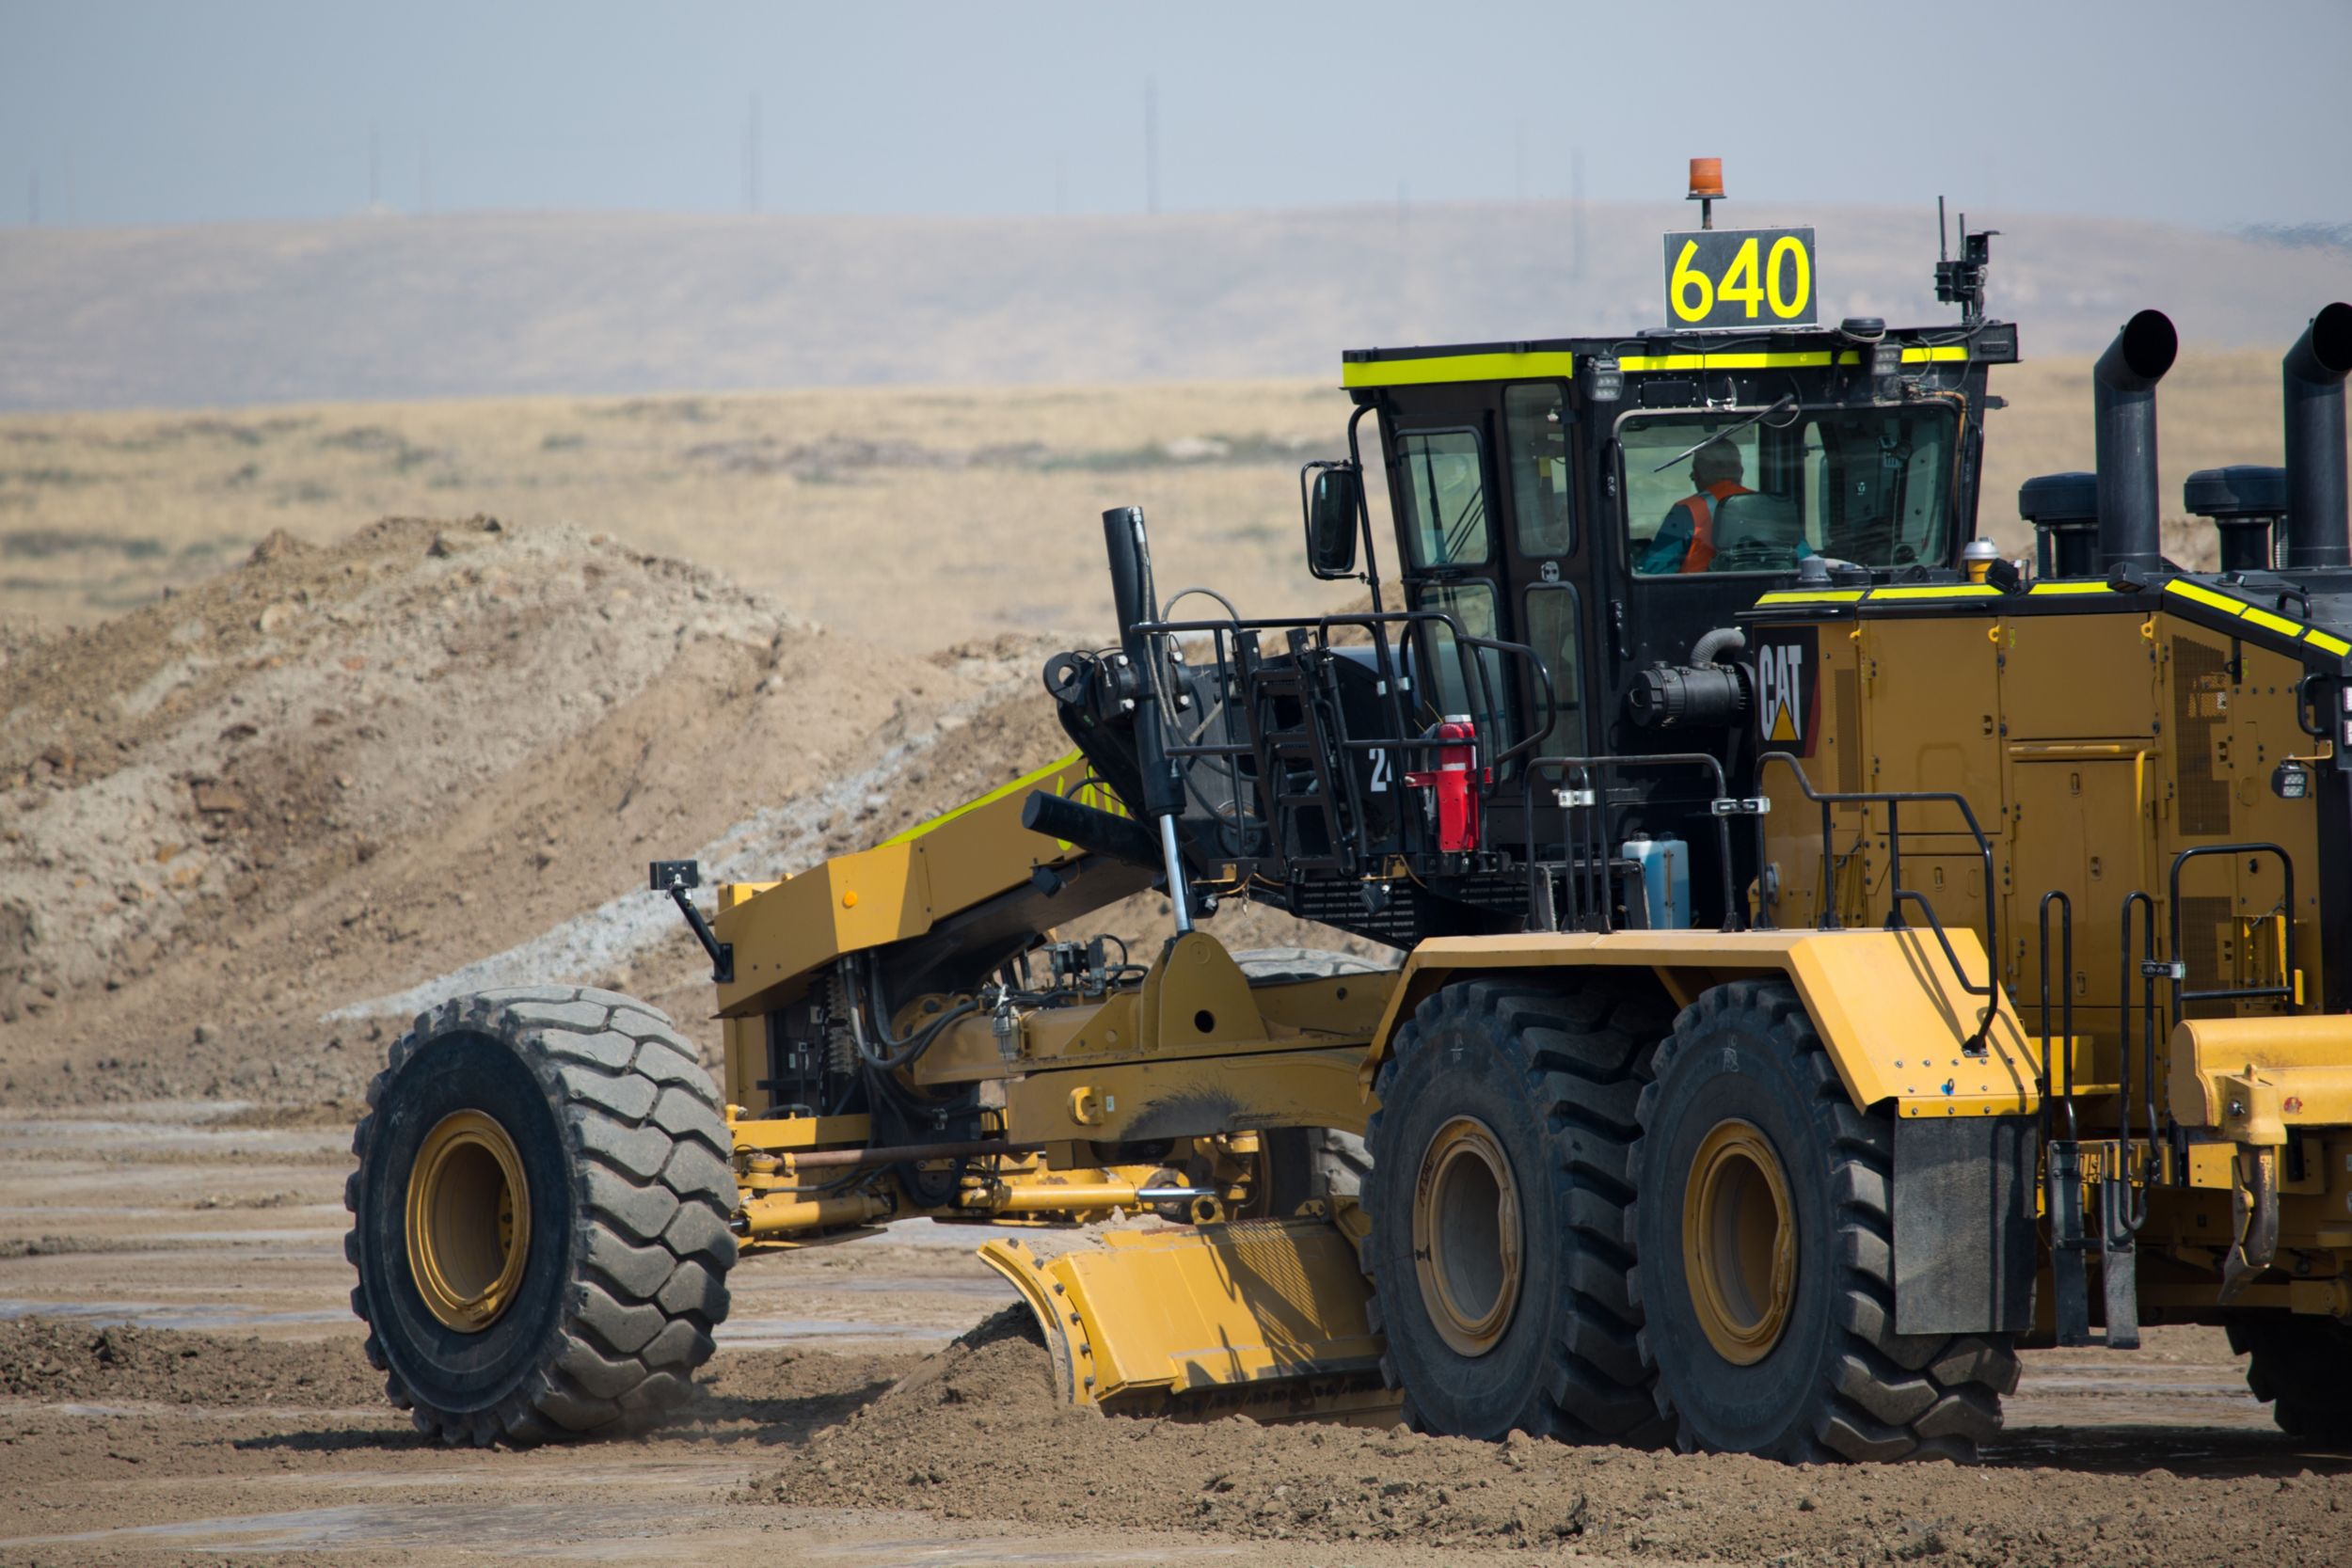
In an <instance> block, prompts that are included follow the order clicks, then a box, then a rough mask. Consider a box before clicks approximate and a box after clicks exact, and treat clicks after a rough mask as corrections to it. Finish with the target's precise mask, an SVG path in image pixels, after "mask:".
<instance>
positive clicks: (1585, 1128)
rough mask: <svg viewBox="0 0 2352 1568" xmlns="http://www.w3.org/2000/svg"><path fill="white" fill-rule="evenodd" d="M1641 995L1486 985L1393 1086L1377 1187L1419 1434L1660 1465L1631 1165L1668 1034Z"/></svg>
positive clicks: (1403, 1380)
mask: <svg viewBox="0 0 2352 1568" xmlns="http://www.w3.org/2000/svg"><path fill="white" fill-rule="evenodd" d="M1665 1024H1666V1014H1665V1009H1664V1007H1663V1006H1662V1005H1661V1003H1659V1002H1658V1001H1657V1000H1656V999H1655V998H1654V996H1653V995H1652V994H1651V993H1650V992H1649V991H1648V990H1645V989H1644V988H1642V987H1640V986H1638V985H1629V984H1627V983H1626V982H1622V981H1619V980H1617V979H1615V978H1614V977H1611V976H1593V977H1589V978H1581V979H1579V980H1576V981H1573V982H1571V983H1570V985H1569V987H1568V988H1567V989H1547V988H1545V987H1544V986H1541V985H1539V984H1533V983H1529V982H1527V981H1523V980H1518V979H1476V980H1470V981H1465V982H1462V983H1459V984H1456V985H1451V986H1448V987H1446V988H1445V989H1443V990H1439V991H1438V992H1437V993H1436V994H1434V995H1432V996H1431V997H1430V998H1429V999H1428V1000H1426V1001H1424V1002H1423V1003H1422V1005H1421V1006H1420V1007H1419V1009H1418V1010H1416V1011H1415V1013H1414V1015H1413V1018H1412V1020H1411V1022H1408V1023H1406V1026H1405V1027H1404V1028H1403V1029H1401V1030H1399V1031H1398V1032H1397V1036H1396V1039H1395V1043H1394V1045H1393V1046H1392V1048H1391V1055H1390V1058H1389V1060H1388V1061H1387V1062H1385V1063H1384V1064H1382V1066H1381V1069H1380V1077H1379V1084H1378V1088H1379V1095H1380V1109H1379V1111H1378V1112H1377V1113H1375V1115H1374V1117H1373V1118H1372V1125H1371V1130H1370V1136H1369V1140H1368V1141H1369V1143H1370V1147H1371V1151H1372V1169H1371V1172H1370V1175H1369V1176H1368V1177H1367V1179H1366V1181H1365V1187H1364V1202H1365V1206H1366V1208H1367V1209H1368V1210H1369V1211H1370V1212H1371V1217H1372V1235H1371V1237H1370V1240H1369V1243H1368V1250H1367V1259H1368V1264H1369V1272H1370V1273H1371V1274H1372V1275H1373V1284H1374V1301H1373V1309H1374V1312H1375V1314H1376V1316H1377V1323H1376V1326H1378V1327H1379V1328H1380V1329H1381V1331H1382V1332H1383V1333H1384V1334H1385V1335H1386V1336H1387V1338H1388V1351H1387V1354H1386V1355H1385V1357H1384V1358H1383V1361H1382V1370H1383V1372H1384V1374H1385V1375H1386V1377H1387V1379H1388V1382H1389V1385H1390V1386H1391V1387H1395V1388H1400V1389H1402V1390H1403V1392H1404V1395H1405V1412H1406V1418H1407V1419H1408V1420H1410V1421H1411V1422H1412V1423H1413V1424H1414V1425H1416V1426H1418V1427H1420V1428H1422V1430H1425V1431H1430V1432H1437V1433H1448V1434H1453V1435H1459V1436H1468V1437H1484V1438H1489V1439H1492V1438H1499V1437H1502V1436H1506V1435H1508V1434H1509V1433H1512V1432H1514V1431H1524V1432H1526V1433H1530V1434H1531V1435H1534V1436H1544V1437H1555V1438H1559V1439H1562V1440H1564V1441H1568V1442H1613V1443H1622V1444H1629V1445H1637V1446H1645V1447H1646V1446H1654V1445H1656V1444H1657V1443H1659V1442H1661V1441H1662V1440H1663V1438H1664V1435H1665V1433H1666V1430H1667V1429H1666V1428H1665V1426H1664V1425H1663V1423H1661V1421H1660V1420H1659V1418H1658V1415H1657V1411H1656V1409H1655V1407H1654V1405H1653V1402H1652V1401H1651V1398H1650V1395H1649V1392H1648V1388H1647V1384H1648V1381H1649V1374H1648V1372H1647V1370H1645V1368H1644V1367H1643V1365H1642V1363H1641V1357H1640V1354H1639V1352H1638V1349H1637V1347H1636V1343H1635V1333H1636V1330H1638V1329H1639V1327H1640V1326H1641V1319H1640V1317H1639V1315H1638V1314H1637V1312H1636V1311H1635V1309H1634V1307H1633V1304H1632V1301H1631V1299H1630V1295H1629V1285H1628V1277H1627V1276H1628V1273H1629V1270H1630V1268H1631V1266H1632V1255H1631V1253H1630V1251H1629V1249H1628V1247H1627V1245H1626V1241H1627V1232H1626V1228H1625V1205H1626V1203H1627V1201H1628V1199H1629V1197H1630V1196H1631V1192H1630V1189H1629V1187H1628V1185H1627V1183H1626V1153H1627V1147H1628V1145H1629V1143H1630V1142H1631V1140H1632V1137H1633V1132H1634V1123H1633V1111H1634V1103H1635V1098H1636V1095H1637V1094H1638V1092H1639V1089H1640V1076H1639V1075H1640V1072H1641V1069H1642V1068H1643V1067H1644V1066H1645V1063H1646V1059H1647V1055H1648V1052H1649V1049H1650V1047H1651V1045H1652V1044H1653V1043H1654V1042H1655V1040H1656V1039H1657V1037H1658V1036H1659V1035H1660V1034H1661V1033H1663V1032H1664V1028H1665Z"/></svg>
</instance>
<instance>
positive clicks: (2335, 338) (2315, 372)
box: [2280, 300, 2352, 566]
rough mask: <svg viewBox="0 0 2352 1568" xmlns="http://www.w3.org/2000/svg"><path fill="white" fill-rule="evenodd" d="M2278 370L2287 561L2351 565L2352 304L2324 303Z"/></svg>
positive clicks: (2293, 562) (2299, 563)
mask: <svg viewBox="0 0 2352 1568" xmlns="http://www.w3.org/2000/svg"><path fill="white" fill-rule="evenodd" d="M2346 371H2352V305H2346V304H2344V302H2343V301H2342V300H2338V301H2337V302H2336V303H2334V304H2333V305H2329V306H2326V307H2323V308H2322V309H2321V310H2320V312H2319V314H2317V315H2316V316H2313V317H2312V324H2311V325H2309V326H2307V327H2305V328H2304V329H2303V335H2302V336H2301V337H2300V338H2297V339H2296V341H2295V346H2294V347H2293V348H2291V349H2289V350H2287V356H2286V358H2285V360H2284V361H2282V362H2281V364H2280V372H2281V378H2282V380H2283V381H2284V383H2285V390H2286V426H2287V428H2286V436H2287V564H2288V565H2289V566H2352V526H2347V517H2346V512H2345V501H2344V372H2346Z"/></svg>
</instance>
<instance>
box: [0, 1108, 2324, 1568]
mask: <svg viewBox="0 0 2352 1568" xmlns="http://www.w3.org/2000/svg"><path fill="white" fill-rule="evenodd" d="M319 1119H320V1118H316V1117H289V1116H286V1115H282V1114H280V1115H268V1114H259V1113H254V1112H250V1111H238V1110H234V1109H230V1110H228V1111H227V1112H226V1114H224V1108H223V1107H222V1106H220V1105H218V1104H209V1105H201V1106H191V1105H185V1104H182V1105H165V1104H138V1105H132V1106H125V1107H119V1108H114V1109H110V1110H108V1111H106V1112H104V1113H103V1114H93V1113H89V1112H84V1111H77V1110H52V1111H45V1112H38V1113H30V1114H26V1113H17V1112H11V1113H8V1114H7V1115H5V1116H0V1561H7V1562H17V1561H23V1562H27V1563H34V1562H40V1563H56V1564H102V1563H103V1564H149V1563H155V1564H161V1563H167V1562H174V1561H183V1560H222V1559H224V1558H226V1559H230V1560H239V1559H248V1558H249V1559H253V1560H269V1561H274V1562H294V1561H301V1562H311V1561H316V1562H328V1563H352V1564H369V1563H375V1562H393V1561H413V1560H422V1559H424V1558H425V1557H427V1556H430V1557H431V1558H432V1559H433V1560H482V1561H506V1560H515V1561H525V1560H528V1561H558V1562H562V1561H579V1562H614V1561H621V1562H630V1561H646V1562H671V1561H676V1562H688V1561H692V1562H707V1561H710V1560H714V1559H716V1558H718V1557H720V1556H721V1555H723V1554H730V1553H737V1552H743V1553H755V1554H756V1555H757V1556H758V1558H759V1560H761V1561H762V1562H764V1563H812V1564H814V1563H838V1564H846V1565H851V1568H862V1565H865V1564H880V1563H897V1562H973V1563H993V1562H1078V1563H1089V1562H1101V1563H1111V1562H1125V1561H1163V1560H1187V1559H1189V1558H1191V1557H1195V1556H1200V1557H1208V1558H1216V1559H1227V1560H1230V1559H1234V1558H1244V1557H1246V1558H1248V1559H1250V1560H1259V1561H1263V1562H1266V1563H1269V1564H1274V1565H1278V1568H1288V1565H1290V1564H1302V1565H1303V1564H1310V1563H1327V1562H1340V1561H1345V1562H1362V1563H1368V1564H1382V1563H1406V1562H1429V1561H1443V1562H1449V1563H1451V1562H1473V1561H1481V1560H1486V1559H1487V1558H1488V1557H1490V1556H1491V1557H1493V1558H1494V1559H1496V1560H1510V1561H1515V1562H1528V1561H1566V1560H1578V1561H1602V1562H1611V1561H1622V1562H1640V1563H1661V1564H1662V1563H1683V1562H1711V1561H1740V1562H1747V1561H1757V1562H1761V1561H1780V1562H1787V1563H1802V1564H1814V1563H1821V1564H1844V1563H1874V1562H1887V1561H1906V1560H1928V1559H1937V1560H1947V1561H1952V1562H1964V1563H1977V1562H1983V1563H1996V1562H1999V1563H2007V1562H2025V1563H2052V1564H2057V1563H2069V1564H2072V1563H2080V1562H2091V1561H2097V1562H2129V1563H2150V1564H2205V1563H2221V1562H2227V1561H2233V1560H2239V1558H2240V1557H2241V1556H2242V1554H2243V1552H2244V1551H2245V1550H2246V1548H2247V1545H2248V1541H2249V1534H2250V1535H2251V1536H2253V1537H2255V1538H2258V1539H2259V1540H2260V1541H2261V1543H2262V1547H2261V1549H2262V1551H2263V1554H2264V1556H2265V1560H2271V1561H2276V1562H2280V1563H2311V1564H2323V1563H2332V1562H2340V1561H2342V1560H2344V1558H2345V1557H2346V1555H2347V1553H2352V1516H2348V1515H2347V1513H2346V1512H2345V1510H2347V1509H2352V1461H2348V1460H2347V1459H2346V1458H2345V1457H2344V1456H2342V1455H2326V1454H2318V1453H2308V1452H2304V1451H2301V1450H2299V1449H2297V1448H2296V1446H2295V1445H2294V1444H2293V1443H2291V1442H2290V1441H2289V1440H2287V1439H2286V1438H2284V1437H2282V1436H2281V1435H2280V1434H2279V1433H2277V1432H2276V1431H2275V1430H2274V1429H2273V1428H2272V1426H2271V1424H2270V1422H2269V1419H2268V1413H2267V1411H2266V1410H2265V1408H2264V1407H2263V1406H2261V1405H2258V1404H2256V1403H2255V1402H2253V1400H2252V1399H2251V1398H2250V1397H2249V1396H2248V1394H2247V1393H2246V1391H2245V1385H2244V1382H2243V1372H2242V1370H2241V1368H2240V1366H2239V1364H2238V1363H2237V1362H2236V1361H2235V1360H2234V1358H2233V1357H2232V1356H2231V1355H2230V1354H2229V1352H2228V1347H2227V1345H2226V1343H2224V1342H2223V1340H2222V1338H2221V1336H2220V1335H2219V1334H2218V1333H2217V1332H2215V1331H2208V1330H2201V1329H2171V1330H2157V1331H2155V1332H2153V1334H2152V1335H2151V1337H2150V1348H2149V1349H2148V1350H2146V1351H2143V1352H2141V1353H2139V1354H2136V1355H2120V1354H2106V1353H2100V1352H2090V1351H2071V1352H2058V1351H2044V1352H2035V1353H2029V1354H2027V1356H2026V1377H2025V1382H2024V1386H2022V1387H2021V1388H2020V1389H2019V1390H2018V1392H2017V1394H2016V1395H2015V1396H2014V1397H2013V1398H2012V1399H2011V1400H2010V1402H2009V1412H2010V1422H2009V1431H2008V1433H2007V1435H2006V1436H2005V1437H2004V1438H2003V1439H2002V1440H2001V1441H2000V1442H1999V1443H1998V1444H1997V1445H1995V1446H1994V1448H1993V1449H1991V1450H1989V1452H1988V1455H1987V1459H1988V1463H1987V1464H1986V1465H1983V1466H1982V1467H1980V1468H1979V1469H1976V1470H1967V1471H1963V1470H1957V1469H1954V1468H1952V1467H1950V1466H1947V1465H1923V1466H1876V1465H1862V1466H1847V1467H1830V1468H1807V1469H1801V1470H1790V1469H1785V1468H1783V1467H1781V1466H1777V1465H1766V1464H1762V1463H1758V1462H1755V1461H1749V1460H1743V1459H1726V1458H1718V1457H1686V1456H1676V1455H1659V1454H1641V1453H1629V1452H1624V1451H1620V1450H1614V1449H1568V1448H1563V1447H1560V1446H1558V1445H1554V1444H1549V1443H1534V1444H1526V1443H1517V1442H1515V1443H1513V1444H1509V1445H1504V1446H1502V1447H1490V1446H1487V1445H1482V1444H1472V1443H1464V1442H1459V1441H1454V1440H1447V1439H1436V1438H1426V1437H1418V1436H1411V1435H1406V1434H1402V1433H1387V1432H1379V1431H1362V1430H1357V1429H1349V1428H1336V1427H1333V1428H1323V1427H1287V1428H1260V1427H1256V1426H1253V1425H1251V1424H1249V1423H1247V1422H1243V1421H1237V1420H1235V1421H1225V1422H1217V1423H1211V1424H1205V1425H1189V1424H1184V1423H1176V1422H1160V1421H1146V1420H1130V1419H1115V1418H1100V1417H1093V1416H1088V1415H1083V1414H1080V1413H1076V1412H1072V1411H1065V1410H1059V1409H1057V1408H1056V1407H1055V1406H1054V1405H1053V1404H1052V1402H1051V1401H1050V1399H1049V1398H1048V1396H1047V1391H1046V1384H1045V1372H1044V1360H1043V1353H1042V1351H1041V1349H1040V1347H1038V1346H1037V1345H1036V1344H1035V1343H1034V1342H1033V1341H1031V1340H1030V1339H1029V1338H1027V1337H1026V1335H1025V1333H1024V1332H1023V1331H1022V1330H1021V1327H1020V1325H1019V1324H1018V1323H1017V1322H1010V1321H1008V1320H1004V1319H1000V1318H997V1317H996V1314H998V1313H999V1312H1000V1311H1001V1310H1002V1309H1003V1308H1004V1307H1006V1306H1007V1305H1009V1294H1008V1292H1007V1291H1006V1290H1005V1289H1004V1287H1003V1286H1002V1285H1001V1284H1000V1283H999V1282H998V1281H997V1280H996V1278H995V1276H994V1275H992V1274H990V1273H989V1272H988V1271H987V1270H986V1269H985V1268H984V1267H982V1266H981V1265H980V1264H979V1263H978V1262H977V1259H974V1258H973V1257H972V1256H971V1247H972V1245H973V1244H974V1243H976V1242H977V1240H978V1239H979V1238H978V1235H977V1234H976V1233H975V1232H973V1231H972V1230H970V1229H966V1228H950V1227H942V1226H928V1225H927V1226H917V1227H901V1228H900V1229H898V1230H895V1231H891V1232H886V1233H883V1234H880V1235H876V1236H872V1237H868V1238H864V1239H860V1240H856V1241H851V1242H847V1243H840V1244H836V1245H833V1246H828V1247H821V1248H816V1249H811V1250H809V1251H806V1252H803V1253H800V1254H797V1255H794V1256H790V1257H785V1258H771V1259H760V1260H757V1261H754V1262H751V1263H747V1264H745V1265H744V1266H743V1267H742V1268H741V1269H740V1270H739V1271H738V1273H737V1275H736V1276H735V1289H736V1302H735V1311H734V1315H733V1316H732V1317H731V1318H730V1319H729V1321H728V1323H727V1324H726V1325H725V1327H724V1329H723V1331H722V1334H721V1339H720V1342H721V1349H720V1353H719V1354H718V1356H717V1357H716V1359H715V1360H714V1361H713V1362H712V1363H711V1365H710V1367H709V1369H708V1370H707V1373H706V1376H705V1378H704V1380H703V1390H702V1396H701V1398H700V1399H699V1400H698V1401H697V1402H696V1404H695V1406H694V1407H693V1409H692V1410H691V1411H690V1412H689V1413H688V1414H687V1416H686V1417H685V1418H682V1419H680V1420H678V1421H676V1422H675V1423H673V1424H671V1425H669V1426H667V1427H665V1428H663V1429H661V1430H660V1431H657V1432H654V1433H646V1434H644V1436H642V1437H640V1438H635V1439H629V1440H623V1441H615V1442H605V1443H596V1444H588V1445H580V1446H577V1447H566V1448H561V1449H547V1450H541V1451H537V1452H532V1453H503V1452H493V1453H476V1452H471V1451H466V1452H455V1451H451V1450H446V1449H441V1448H439V1447H438V1446H437V1445H432V1444H428V1443H427V1442H425V1440H423V1439H422V1438H421V1437H419V1436H418V1435H417V1434H416V1433H414V1432H413V1431H411V1430H410V1428H409V1427H408V1424H407V1422H406V1420H405V1418H404V1417H403V1416H402V1415H401V1413H400V1412H398V1411H395V1410H393V1409H391V1408H390V1407H389V1406H388V1405H386V1404H385V1403H384V1402H383V1401H382V1397H381V1382H380V1379H378V1378H377V1377H376V1376H375V1374H373V1372H371V1371H370V1370H369V1369H368V1367H367V1365H366V1362H365V1361H364V1360H363V1359H362V1358H361V1356H360V1354H359V1350H358V1325H357V1323H355V1322H354V1321H353V1320H352V1319H351V1317H350V1315H349V1312H348V1309H347V1307H346V1306H345V1303H344V1296H345V1294H346V1292H347V1291H348V1290H349V1284H350V1276H349V1273H348V1270H347V1268H346V1266H345V1265H344V1263H343V1261H342V1245H341V1241H342V1228H343V1215H342V1208H341V1204H340V1202H339V1201H338V1195H339V1192H340V1189H341V1185H342V1172H343V1170H344V1168H345V1164H346V1160H345V1156H344V1155H343V1153H342V1148H343V1146H344V1143H345V1138H346V1134H345V1133H344V1132H343V1130H342V1128H340V1127H335V1126H324V1125H318V1124H317V1123H318V1120H319ZM1046 1240H1047V1243H1048V1244H1049V1245H1050V1244H1051V1243H1052V1242H1054V1241H1057V1240H1063V1238H1059V1237H1049V1238H1046ZM976 1324H977V1325H981V1326H980V1329H979V1332H978V1333H977V1334H976V1335H974V1336H973V1337H972V1338H973V1339H974V1340H975V1341H977V1342H974V1343H968V1344H956V1345H950V1343H949V1341H950V1339H951V1338H954V1337H956V1336H959V1335H962V1334H964V1333H965V1332H966V1331H968V1330H971V1329H973V1328H974V1327H975V1325H976ZM901 1380H903V1381H901Z"/></svg>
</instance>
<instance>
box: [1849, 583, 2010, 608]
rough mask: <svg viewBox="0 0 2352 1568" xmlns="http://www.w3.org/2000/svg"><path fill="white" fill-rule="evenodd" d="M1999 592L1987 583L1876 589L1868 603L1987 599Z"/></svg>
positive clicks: (1872, 591)
mask: <svg viewBox="0 0 2352 1568" xmlns="http://www.w3.org/2000/svg"><path fill="white" fill-rule="evenodd" d="M2000 592H2001V591H2000V590H1999V589H1997V588H1995V587H1994V586H1993V585H1992V584H1991V583H1989V582H1971V583H1953V584H1951V585H1949V586H1948V587H1943V588H1877V589H1873V590H1871V593H1870V602H1871V603H1872V604H1876V603H1878V602H1879V601H1880V600H1881V599H1989V598H1993V597H1995V596H1997V595H1998V594H2000Z"/></svg>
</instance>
